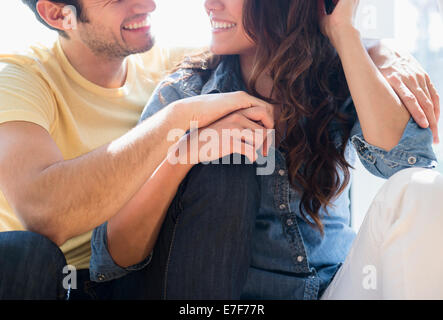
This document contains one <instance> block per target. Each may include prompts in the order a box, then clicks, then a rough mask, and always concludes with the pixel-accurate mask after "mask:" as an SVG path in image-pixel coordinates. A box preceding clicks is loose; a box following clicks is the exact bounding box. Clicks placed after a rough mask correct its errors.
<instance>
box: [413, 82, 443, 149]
mask: <svg viewBox="0 0 443 320" xmlns="http://www.w3.org/2000/svg"><path fill="white" fill-rule="evenodd" d="M415 95H416V96H417V99H418V101H419V103H420V105H421V107H422V109H423V111H424V113H425V115H426V118H427V119H428V122H429V128H430V129H431V131H432V135H433V137H434V143H437V141H438V125H437V119H436V118H435V113H434V105H433V103H432V102H431V101H430V100H429V99H428V97H427V96H426V94H425V93H424V91H423V90H421V89H417V90H416V91H415Z"/></svg>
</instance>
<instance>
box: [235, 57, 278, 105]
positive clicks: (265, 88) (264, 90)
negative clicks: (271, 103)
mask: <svg viewBox="0 0 443 320" xmlns="http://www.w3.org/2000/svg"><path fill="white" fill-rule="evenodd" d="M240 68H241V72H242V76H243V81H244V82H245V83H246V84H247V83H249V80H250V79H251V77H252V73H253V71H254V70H253V69H254V55H253V54H242V55H240ZM272 86H273V81H272V78H271V77H270V76H269V75H268V73H267V72H266V71H265V72H263V73H262V74H260V76H259V77H258V79H257V83H256V90H257V92H258V93H259V94H260V95H261V96H263V97H265V98H270V97H271V94H272Z"/></svg>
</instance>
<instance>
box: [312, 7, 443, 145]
mask: <svg viewBox="0 0 443 320" xmlns="http://www.w3.org/2000/svg"><path fill="white" fill-rule="evenodd" d="M358 4H359V1H358V0H340V1H339V2H338V3H337V6H336V7H335V9H334V11H333V12H332V14H331V15H325V16H324V17H323V18H322V21H321V22H320V23H321V28H322V31H323V33H324V34H325V35H326V36H327V37H328V38H329V40H330V41H331V43H332V45H333V46H334V47H335V48H336V50H337V51H338V52H339V53H340V52H342V51H345V50H346V48H345V47H346V45H348V46H349V45H352V44H350V43H349V42H348V41H347V40H346V37H353V38H355V36H354V35H355V33H358V31H357V30H356V28H355V16H356V12H357V9H358ZM368 53H369V55H370V57H371V59H372V61H373V62H374V64H375V66H376V67H377V68H378V69H379V71H380V73H381V74H382V75H383V76H384V77H385V79H386V80H387V82H388V83H389V85H390V86H391V87H392V88H393V90H394V91H395V92H396V94H397V95H398V97H399V98H400V100H401V101H402V103H403V105H404V106H405V107H406V109H407V110H408V112H409V113H410V114H411V116H412V117H413V118H414V120H415V122H417V124H418V125H419V126H421V127H423V128H428V127H429V128H430V129H431V131H432V135H433V137H434V143H439V137H438V121H439V118H440V98H439V95H438V93H437V90H436V89H435V86H434V85H433V83H432V81H431V79H430V78H429V75H428V74H427V73H426V72H425V71H424V70H423V68H422V67H421V66H420V64H419V63H418V62H417V61H416V60H415V59H414V58H413V57H412V56H411V55H409V54H401V55H400V54H399V53H398V52H395V51H394V50H392V49H390V48H388V47H387V46H383V45H380V43H378V44H377V45H376V46H373V47H372V48H370V49H369V51H368Z"/></svg>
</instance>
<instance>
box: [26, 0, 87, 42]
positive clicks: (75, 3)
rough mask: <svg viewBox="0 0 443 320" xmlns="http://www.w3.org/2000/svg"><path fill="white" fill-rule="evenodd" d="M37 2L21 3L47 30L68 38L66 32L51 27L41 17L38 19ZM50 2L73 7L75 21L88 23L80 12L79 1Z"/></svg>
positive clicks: (62, 0)
mask: <svg viewBox="0 0 443 320" xmlns="http://www.w3.org/2000/svg"><path fill="white" fill-rule="evenodd" d="M38 1H39V0H22V2H23V3H24V4H26V5H27V6H28V7H29V8H31V10H32V12H34V14H35V16H36V17H37V20H38V21H40V22H41V23H43V24H44V25H45V26H46V27H48V28H49V29H52V30H55V31H57V32H58V33H59V34H60V35H61V36H62V37H65V38H69V37H68V35H67V34H66V32H64V31H62V30H58V29H55V28H53V27H51V26H50V25H49V24H47V23H46V21H45V20H43V19H42V17H40V14H39V13H38V12H37V2H38ZM50 1H51V2H54V3H62V4H65V5H67V6H73V7H74V8H75V10H76V12H77V19H78V21H80V22H88V19H87V17H86V15H85V14H84V13H83V11H82V6H81V3H80V2H81V0H57V1H53V0H50Z"/></svg>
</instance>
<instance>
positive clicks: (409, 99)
mask: <svg viewBox="0 0 443 320" xmlns="http://www.w3.org/2000/svg"><path fill="white" fill-rule="evenodd" d="M389 83H390V84H391V86H392V88H393V89H394V91H395V92H396V93H397V95H398V97H399V98H400V100H401V101H402V103H403V105H404V106H405V107H406V109H408V111H409V113H410V114H411V116H412V118H414V120H415V122H417V124H418V125H419V126H421V127H423V128H427V127H429V122H428V120H427V118H426V114H425V112H424V110H423V109H422V108H421V106H420V104H419V102H418V100H417V98H416V97H415V95H414V94H412V92H411V91H410V90H409V88H408V87H407V86H406V85H405V84H404V83H403V82H402V81H401V80H400V78H398V77H396V76H395V77H390V80H389Z"/></svg>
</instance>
